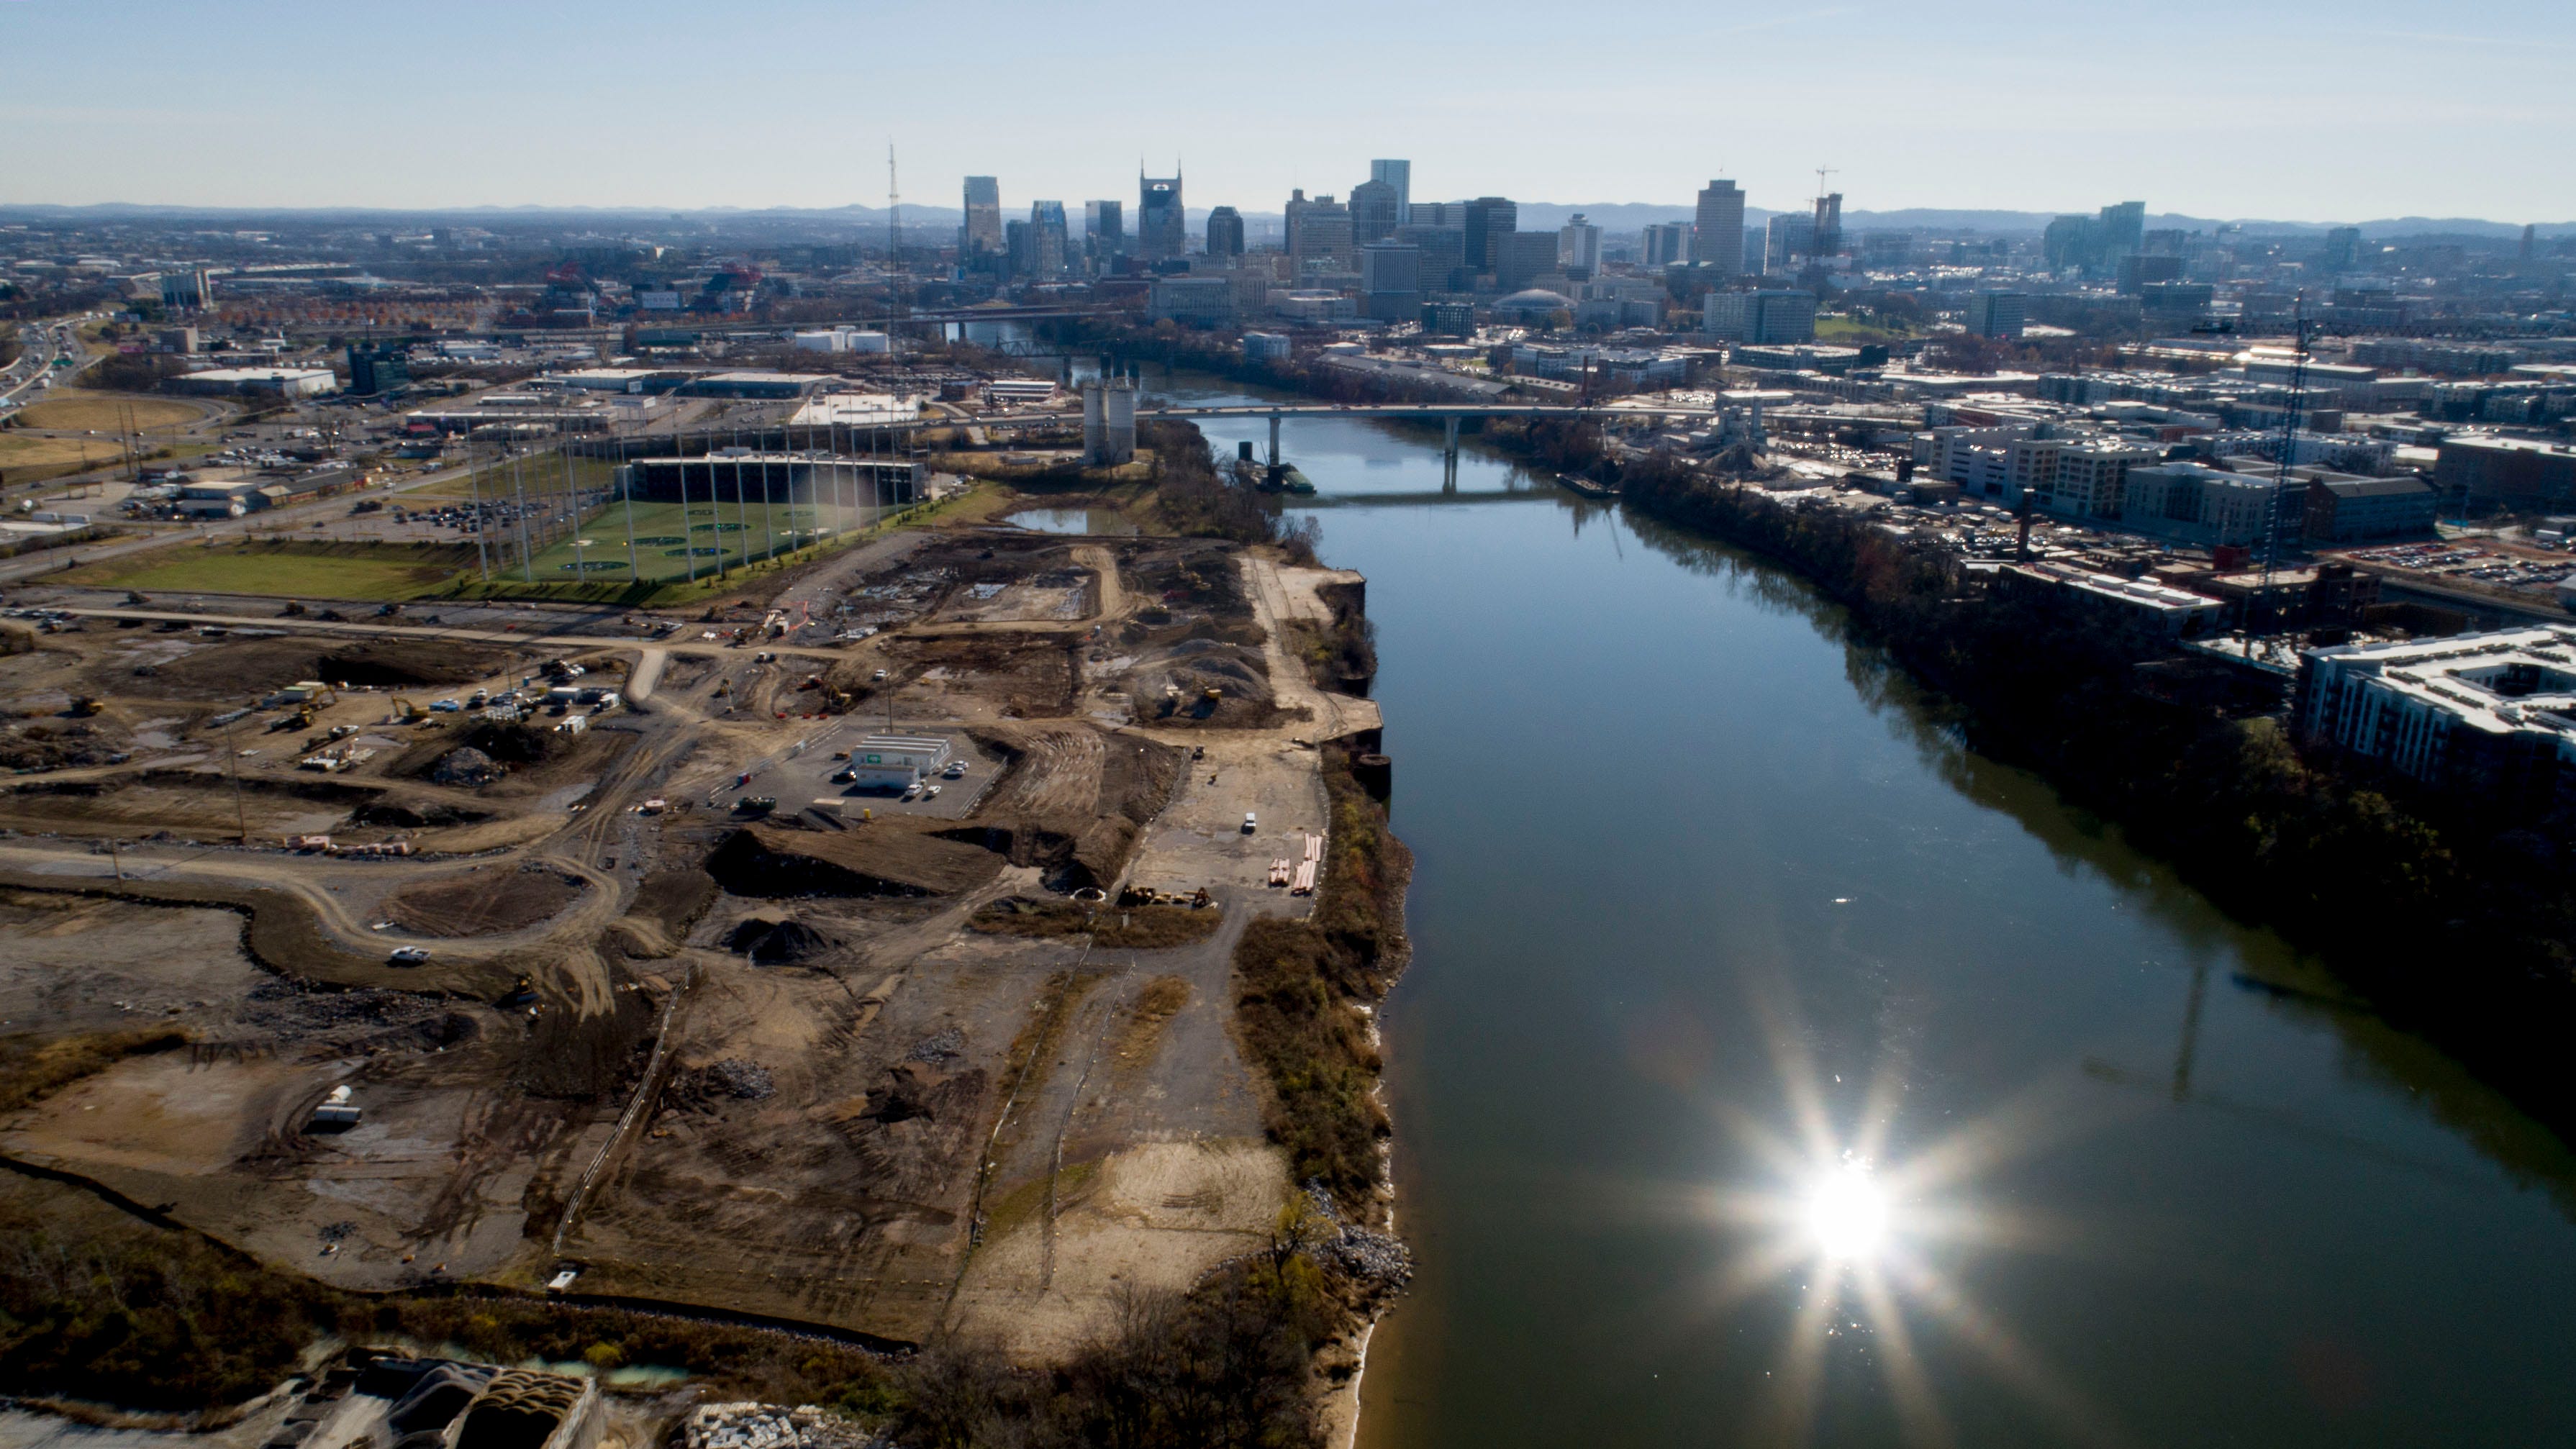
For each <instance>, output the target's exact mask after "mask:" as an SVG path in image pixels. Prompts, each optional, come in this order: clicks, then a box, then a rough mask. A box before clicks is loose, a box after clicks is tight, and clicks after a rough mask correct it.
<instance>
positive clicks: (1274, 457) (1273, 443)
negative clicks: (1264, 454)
mask: <svg viewBox="0 0 2576 1449" xmlns="http://www.w3.org/2000/svg"><path fill="white" fill-rule="evenodd" d="M1270 466H1271V467H1273V468H1276V467H1278V466H1279V411H1278V409H1276V408H1273V409H1272V410H1271V412H1270Z"/></svg>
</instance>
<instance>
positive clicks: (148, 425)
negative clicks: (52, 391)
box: [18, 393, 206, 433]
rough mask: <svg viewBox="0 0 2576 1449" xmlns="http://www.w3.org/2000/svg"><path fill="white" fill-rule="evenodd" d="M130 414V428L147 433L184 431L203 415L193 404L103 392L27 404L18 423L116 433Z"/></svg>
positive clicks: (20, 412)
mask: <svg viewBox="0 0 2576 1449" xmlns="http://www.w3.org/2000/svg"><path fill="white" fill-rule="evenodd" d="M129 411H130V412H131V415H132V419H133V425H134V426H135V427H138V428H141V429H144V430H145V431H147V432H148V431H151V430H153V429H164V430H167V429H171V428H183V427H186V426H187V425H188V424H190V423H193V422H195V421H197V420H198V419H199V418H202V417H204V416H205V415H206V410H205V409H204V408H201V407H198V406H196V405H195V404H193V403H183V402H173V401H171V400H170V399H168V398H164V397H140V396H136V395H132V394H128V393H102V394H100V395H98V396H95V397H62V398H54V399H52V400H50V401H47V402H40V403H29V404H28V405H27V406H26V407H25V408H22V409H20V410H19V413H18V420H19V422H20V423H21V424H22V425H24V426H26V427H30V428H95V429H97V430H98V431H99V432H102V433H119V432H123V431H124V430H125V427H126V421H127V416H128V413H129Z"/></svg>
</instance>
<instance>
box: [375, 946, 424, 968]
mask: <svg viewBox="0 0 2576 1449" xmlns="http://www.w3.org/2000/svg"><path fill="white" fill-rule="evenodd" d="M385 959H386V960H387V961H389V962H391V963H392V964H394V965H396V966H426V965H428V964H429V952H427V951H425V950H423V949H422V948H420V947H418V946H396V947H395V948H394V949H393V954H392V955H390V956H387V957H386V958H385Z"/></svg>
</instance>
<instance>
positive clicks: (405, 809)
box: [349, 750, 492, 830]
mask: <svg viewBox="0 0 2576 1449" xmlns="http://www.w3.org/2000/svg"><path fill="white" fill-rule="evenodd" d="M456 754H458V755H479V754H482V751H480V750H458V751H457V752H456ZM450 758H454V757H453V756H451V757H450ZM485 758H486V762H487V763H488V762H489V757H488V756H486V757H485ZM440 764H441V766H442V767H443V766H444V765H445V764H446V761H444V760H442V761H441V762H440ZM470 767H471V762H470V761H468V762H465V763H464V764H463V765H460V767H459V768H460V769H467V768H470ZM439 783H440V784H442V785H449V784H457V783H461V782H459V781H454V780H440V781H439ZM491 818H492V815H491V812H490V811H488V810H467V809H465V808H463V807H462V806H457V805H450V804H447V803H446V802H444V801H431V802H429V803H427V804H422V803H419V802H413V803H410V804H405V803H403V802H401V801H395V800H380V801H377V802H375V803H373V804H368V805H361V806H359V807H358V808H357V809H356V810H354V811H351V812H350V814H349V823H350V824H352V825H382V826H390V827H392V828H394V829H397V830H419V829H423V828H429V827H437V826H447V825H473V824H477V823H479V822H481V821H485V820H489V819H491Z"/></svg>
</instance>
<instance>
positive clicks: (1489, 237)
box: [1466, 196, 1521, 272]
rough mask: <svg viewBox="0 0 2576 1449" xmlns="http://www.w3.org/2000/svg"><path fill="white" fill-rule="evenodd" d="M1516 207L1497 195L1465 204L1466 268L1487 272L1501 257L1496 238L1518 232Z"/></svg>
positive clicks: (1480, 197) (1518, 223) (1517, 211)
mask: <svg viewBox="0 0 2576 1449" xmlns="http://www.w3.org/2000/svg"><path fill="white" fill-rule="evenodd" d="M1520 215H1521V210H1520V208H1519V207H1517V206H1514V205H1513V204H1512V203H1510V202H1508V201H1506V200H1504V199H1503V198H1501V197H1499V196H1479V197H1477V198H1476V199H1475V200H1473V201H1470V202H1468V203H1467V217H1466V222H1467V265H1468V266H1469V267H1470V268H1472V269H1473V270H1475V271H1479V272H1490V271H1492V270H1494V264H1495V262H1496V261H1497V260H1498V259H1500V257H1501V256H1502V248H1501V247H1500V246H1499V245H1498V244H1497V243H1496V238H1498V237H1506V236H1510V235H1511V234H1512V233H1513V232H1515V231H1518V230H1519V229H1520Z"/></svg>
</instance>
